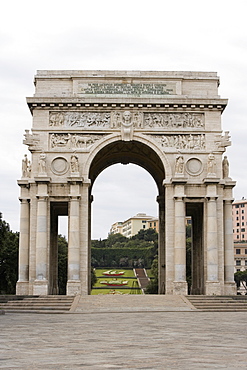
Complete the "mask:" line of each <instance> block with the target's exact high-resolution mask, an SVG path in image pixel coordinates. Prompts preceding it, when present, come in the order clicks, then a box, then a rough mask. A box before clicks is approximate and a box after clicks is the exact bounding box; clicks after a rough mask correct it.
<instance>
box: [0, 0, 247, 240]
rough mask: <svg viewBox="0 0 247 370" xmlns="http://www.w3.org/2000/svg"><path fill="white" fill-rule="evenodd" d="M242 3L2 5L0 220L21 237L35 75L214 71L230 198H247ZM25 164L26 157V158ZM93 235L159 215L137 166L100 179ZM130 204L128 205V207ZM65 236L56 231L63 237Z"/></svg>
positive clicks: (246, 57) (157, 0)
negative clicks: (223, 103)
mask: <svg viewBox="0 0 247 370" xmlns="http://www.w3.org/2000/svg"><path fill="white" fill-rule="evenodd" d="M246 14H247V2H246V0H236V1H235V2H233V1H228V0H224V1H223V0H207V1H202V0H201V1H198V0H197V1H194V0H187V1H184V0H183V1H182V0H181V1H180V0H178V1H176V0H173V1H165V0H153V1H151V2H148V1H143V0H142V1H139V0H131V1H129V0H125V1H116V0H115V1H111V0H96V1H93V0H91V1H83V0H80V1H76V0H70V1H69V2H62V1H56V0H52V1H51V0H50V1H46V0H45V1H42V2H36V1H25V0H22V1H11V0H10V1H5V2H4V3H3V4H2V5H1V24H0V32H1V33H0V50H1V52H0V73H1V78H0V84H1V89H0V93H1V106H0V122H1V142H0V144H1V145H0V153H1V167H0V169H1V178H0V212H2V213H3V218H4V219H5V220H6V221H7V222H8V223H9V224H10V227H11V229H12V230H14V231H18V230H19V201H18V196H19V188H18V186H17V183H16V181H17V179H19V178H20V177H21V160H22V158H23V156H24V154H25V153H28V150H27V146H25V145H24V144H22V140H23V134H24V130H25V129H31V126H32V117H31V114H30V112H29V109H28V107H27V105H26V97H28V96H32V95H33V93H34V86H33V78H34V75H35V73H36V71H37V70H42V69H55V70H56V69H70V70H71V69H72V70H73V69H82V70H84V69H86V70H90V69H97V70H98V69H99V70H101V69H106V70H107V69H110V70H114V69H120V70H123V69H127V70H154V71H155V70H158V71H160V70H161V71H205V72H207V71H213V72H214V71H215V72H217V73H218V75H219V76H220V80H221V85H220V88H219V93H220V95H221V97H222V98H228V99H229V103H228V107H227V108H226V110H225V111H224V113H223V116H222V127H223V130H224V131H230V135H231V140H232V146H231V147H230V148H228V149H227V153H226V154H227V155H228V159H229V161H230V175H231V177H232V179H233V180H236V181H237V186H236V188H235V190H234V197H235V199H241V198H242V197H247V163H246V159H247V123H246V121H247V118H246V117H247V114H246V98H247V26H246ZM28 155H29V157H30V153H29V154H28ZM93 194H94V203H93V237H94V238H100V237H101V238H105V237H106V236H107V233H108V231H109V228H110V226H111V224H112V223H113V222H115V221H121V220H125V219H127V218H129V217H131V216H133V215H135V214H136V213H138V212H145V213H147V214H150V215H152V216H156V215H157V205H156V202H155V198H156V195H157V190H156V185H155V183H154V181H153V179H152V178H151V177H150V175H149V174H148V173H147V172H145V171H144V170H143V169H142V168H140V167H136V166H134V165H128V166H123V165H116V166H112V167H110V168H108V169H107V170H105V171H103V172H102V173H101V174H100V175H99V177H98V178H97V180H96V182H95V185H94V188H93ZM127 198H128V199H129V202H126V199H127ZM62 232H63V230H62Z"/></svg>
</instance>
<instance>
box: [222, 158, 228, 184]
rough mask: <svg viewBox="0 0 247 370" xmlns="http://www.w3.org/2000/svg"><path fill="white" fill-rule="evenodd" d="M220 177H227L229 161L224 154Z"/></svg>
mask: <svg viewBox="0 0 247 370" xmlns="http://www.w3.org/2000/svg"><path fill="white" fill-rule="evenodd" d="M222 177H223V179H227V178H229V162H228V159H227V156H226V155H225V156H224V159H223V161H222Z"/></svg>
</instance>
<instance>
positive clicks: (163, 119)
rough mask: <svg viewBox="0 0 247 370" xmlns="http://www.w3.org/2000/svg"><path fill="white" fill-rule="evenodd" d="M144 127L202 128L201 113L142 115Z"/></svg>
mask: <svg viewBox="0 0 247 370" xmlns="http://www.w3.org/2000/svg"><path fill="white" fill-rule="evenodd" d="M144 122H145V127H157V128H158V127H162V128H167V129H169V128H174V129H179V128H196V129H202V128H204V116H203V114H202V113H146V114H144Z"/></svg>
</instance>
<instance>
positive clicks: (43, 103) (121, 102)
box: [27, 97, 228, 112]
mask: <svg viewBox="0 0 247 370" xmlns="http://www.w3.org/2000/svg"><path fill="white" fill-rule="evenodd" d="M171 100H172V101H171ZM227 103H228V100H227V99H220V98H217V99H204V98H200V99H199V98H195V99H192V98H189V99H188V98H182V97H179V98H176V97H173V98H172V99H152V101H150V99H144V98H143V99H141V98H132V99H130V98H126V99H114V98H100V99H99V98H94V99H93V98H90V99H82V98H73V97H68V98H65V97H59V98H58V97H30V98H27V104H28V106H29V109H30V111H31V112H32V111H33V110H34V109H39V110H40V109H42V110H51V109H55V110H58V109H59V110H63V109H66V110H68V109H73V110H75V109H85V108H86V109H106V108H107V109H116V108H118V109H126V108H127V109H147V110H151V109H155V111H159V110H162V111H164V110H165V111H167V112H171V111H177V112H183V111H188V110H190V111H207V110H217V111H220V112H223V111H224V109H225V107H226V105H227Z"/></svg>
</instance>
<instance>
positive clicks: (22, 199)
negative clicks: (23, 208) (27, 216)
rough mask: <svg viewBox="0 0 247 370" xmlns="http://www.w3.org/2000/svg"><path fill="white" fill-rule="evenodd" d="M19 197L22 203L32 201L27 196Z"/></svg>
mask: <svg viewBox="0 0 247 370" xmlns="http://www.w3.org/2000/svg"><path fill="white" fill-rule="evenodd" d="M18 199H19V201H20V202H21V203H29V202H30V198H26V197H19V198H18Z"/></svg>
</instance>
